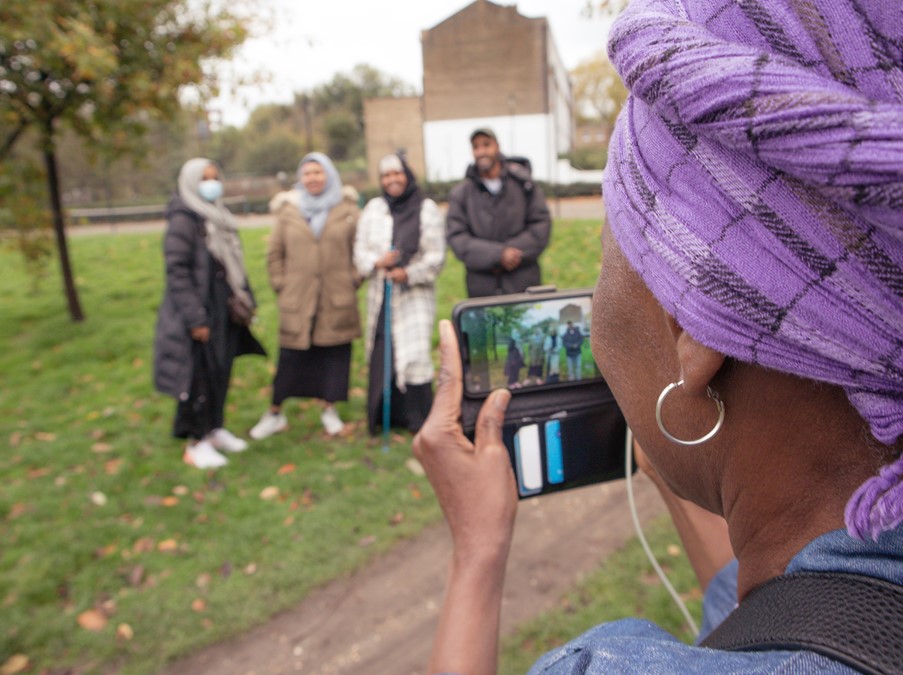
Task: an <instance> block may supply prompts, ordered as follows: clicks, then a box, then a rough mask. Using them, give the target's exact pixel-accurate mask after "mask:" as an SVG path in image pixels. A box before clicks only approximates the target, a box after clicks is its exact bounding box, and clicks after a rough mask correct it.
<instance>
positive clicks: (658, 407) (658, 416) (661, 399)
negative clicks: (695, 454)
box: [655, 380, 724, 445]
mask: <svg viewBox="0 0 903 675" xmlns="http://www.w3.org/2000/svg"><path fill="white" fill-rule="evenodd" d="M683 383H684V381H683V380H680V381H679V382H672V383H671V384H669V385H668V386H667V387H665V388H664V389H662V393H661V394H659V396H658V403H656V404H655V421H656V422H657V423H658V429H659V431H661V432H662V435H663V436H664V437H665V438H667V439H668V440H669V441H672V442H673V443H677V444H678V445H700V444H701V443H705V442H706V441H708V440H710V439H711V438H713V437H714V436H715V434H717V433H718V432H719V431H721V425H722V424H724V401H722V400H721V399H720V398H718V392H716V391H715V390H714V389H712V388H711V387H706V393H707V394H708V395H709V398H710V399H712V400H713V401H714V402H715V407H716V408H718V421H717V422H715V426H714V427H712V430H711V431H710V432H709V433H707V434H706V435H705V436H703V437H702V438H697V439H696V440H693V441H684V440H681V439H680V438H677V437H675V436H673V435H672V434H671V433H670V432H669V431H668V430H667V429H665V423H664V422H662V406H664V405H665V399H666V398H668V394H670V393H671V392H672V391H673V390H674V389H677V388H678V387H681V386H683Z"/></svg>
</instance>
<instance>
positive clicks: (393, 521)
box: [389, 511, 404, 525]
mask: <svg viewBox="0 0 903 675" xmlns="http://www.w3.org/2000/svg"><path fill="white" fill-rule="evenodd" d="M403 522H404V514H403V513H402V512H401V511H399V512H398V513H396V514H395V515H394V516H392V517H391V518H390V519H389V524H390V525H400V524H401V523H403Z"/></svg>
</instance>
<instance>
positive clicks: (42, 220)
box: [0, 158, 52, 285]
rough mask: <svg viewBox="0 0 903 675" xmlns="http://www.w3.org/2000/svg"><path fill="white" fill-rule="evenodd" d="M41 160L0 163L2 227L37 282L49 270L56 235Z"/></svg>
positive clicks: (25, 159)
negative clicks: (53, 229) (48, 208)
mask: <svg viewBox="0 0 903 675" xmlns="http://www.w3.org/2000/svg"><path fill="white" fill-rule="evenodd" d="M43 178H44V177H43V174H42V172H41V167H40V163H37V162H35V161H34V160H31V159H27V158H23V159H21V160H20V161H19V162H17V163H16V166H12V165H0V229H3V230H6V231H7V232H8V233H10V236H8V237H5V238H4V239H3V242H4V244H5V245H7V246H9V247H10V248H14V249H17V250H18V251H19V252H20V253H21V254H22V257H23V259H24V260H25V267H26V269H28V271H29V275H28V276H29V277H30V278H31V280H32V281H33V283H34V284H35V285H37V283H38V282H39V281H40V280H41V279H42V278H43V277H44V276H45V275H46V273H47V260H48V258H49V257H50V251H51V248H52V238H51V236H50V223H49V221H48V220H47V210H46V209H43V208H41V205H42V204H43V203H45V202H46V199H47V195H46V193H45V191H44V181H43Z"/></svg>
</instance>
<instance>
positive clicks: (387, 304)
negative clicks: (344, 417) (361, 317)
mask: <svg viewBox="0 0 903 675" xmlns="http://www.w3.org/2000/svg"><path fill="white" fill-rule="evenodd" d="M383 308H384V312H383V314H384V316H385V321H384V326H383V331H384V333H385V347H386V348H385V350H384V351H383V452H389V420H390V418H391V416H392V280H391V279H388V278H387V279H386V290H385V293H383Z"/></svg>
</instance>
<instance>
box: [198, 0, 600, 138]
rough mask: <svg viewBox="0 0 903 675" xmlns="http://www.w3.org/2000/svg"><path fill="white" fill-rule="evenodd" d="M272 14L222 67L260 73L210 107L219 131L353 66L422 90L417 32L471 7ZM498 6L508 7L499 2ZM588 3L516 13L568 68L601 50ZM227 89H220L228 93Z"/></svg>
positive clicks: (413, 3)
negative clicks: (540, 29) (544, 26)
mask: <svg viewBox="0 0 903 675" xmlns="http://www.w3.org/2000/svg"><path fill="white" fill-rule="evenodd" d="M259 2H260V3H261V4H262V5H263V7H264V9H265V10H268V12H269V13H271V15H272V19H271V23H272V24H273V26H272V29H271V30H269V31H268V32H267V34H266V35H263V36H261V37H257V38H253V39H251V40H249V41H248V42H246V43H245V45H243V46H242V48H241V50H240V51H239V53H238V55H237V56H236V58H235V60H234V61H233V62H232V63H231V64H228V65H226V66H224V67H223V69H222V72H223V73H224V75H225V79H226V80H227V81H228V80H229V78H230V77H231V76H232V75H235V74H243V75H248V74H250V73H253V72H260V73H263V74H264V75H266V76H267V77H268V79H269V81H268V82H266V83H264V84H257V85H254V86H246V87H243V88H241V89H240V90H239V91H238V92H237V93H236V94H231V93H227V92H225V91H224V93H223V95H221V96H220V97H219V98H218V99H216V100H215V101H213V102H212V103H211V105H210V106H209V108H210V109H211V110H214V111H217V112H218V113H219V114H220V115H221V117H222V121H223V122H224V123H225V124H234V125H238V126H240V125H242V124H244V123H245V121H246V120H247V116H248V114H249V113H250V111H251V110H253V108H254V107H255V106H256V105H258V104H260V103H269V102H278V103H286V102H289V101H291V100H292V98H293V94H294V93H295V92H297V91H302V90H306V89H310V88H312V87H314V86H316V85H318V84H322V83H323V82H327V81H329V80H331V79H332V77H333V75H335V74H336V73H339V72H349V71H350V70H351V69H352V68H353V67H354V66H355V65H357V64H358V63H367V64H369V65H371V66H373V67H375V68H378V69H379V70H381V71H383V72H385V73H387V74H389V75H394V76H396V77H399V78H401V79H402V80H404V81H406V82H408V83H409V84H411V85H413V86H415V87H416V89H417V91H420V90H421V89H422V77H423V60H422V56H421V51H420V31H421V30H424V29H427V28H432V27H433V26H435V25H436V24H438V23H441V22H442V21H444V20H445V19H447V18H448V17H450V16H451V15H452V14H455V13H456V12H458V11H460V10H461V9H463V8H464V7H466V6H467V5H469V4H470V2H469V0H391V1H390V2H379V1H378V0H259ZM498 4H512V3H506V2H499V3H498ZM585 7H586V0H521V1H520V2H518V3H517V8H518V11H519V12H520V13H521V14H522V15H524V16H528V17H540V16H545V17H546V18H548V20H549V23H550V24H551V26H552V35H553V36H554V39H555V44H556V45H557V47H558V53H559V54H560V55H561V59H562V60H563V61H564V65H565V67H566V68H568V69H570V68H573V67H574V66H576V65H577V64H578V63H580V62H581V61H583V60H585V59H587V58H589V57H591V56H592V55H593V54H594V53H595V52H596V51H598V50H599V49H602V48H604V46H605V36H606V34H607V30H608V24H607V23H606V22H605V21H603V20H602V19H599V18H598V17H597V18H587V17H586V16H585V15H584V14H583V10H584V8H585ZM229 88H230V87H226V88H224V89H229Z"/></svg>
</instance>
